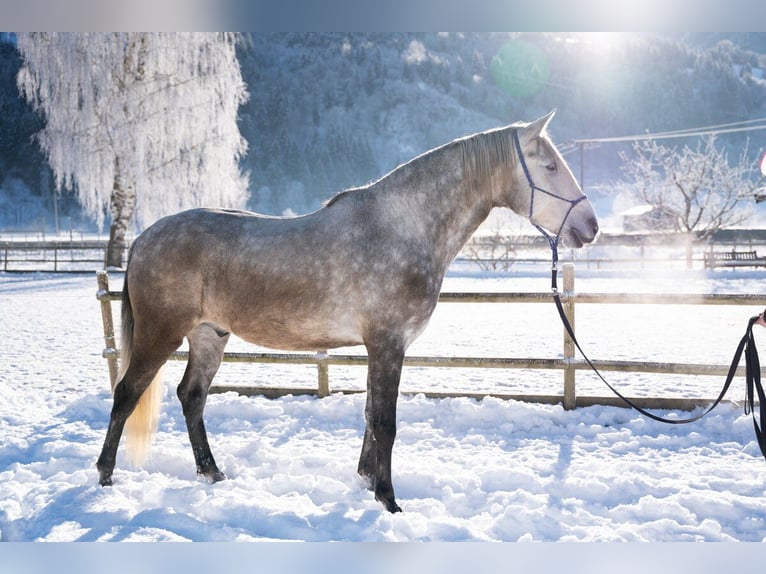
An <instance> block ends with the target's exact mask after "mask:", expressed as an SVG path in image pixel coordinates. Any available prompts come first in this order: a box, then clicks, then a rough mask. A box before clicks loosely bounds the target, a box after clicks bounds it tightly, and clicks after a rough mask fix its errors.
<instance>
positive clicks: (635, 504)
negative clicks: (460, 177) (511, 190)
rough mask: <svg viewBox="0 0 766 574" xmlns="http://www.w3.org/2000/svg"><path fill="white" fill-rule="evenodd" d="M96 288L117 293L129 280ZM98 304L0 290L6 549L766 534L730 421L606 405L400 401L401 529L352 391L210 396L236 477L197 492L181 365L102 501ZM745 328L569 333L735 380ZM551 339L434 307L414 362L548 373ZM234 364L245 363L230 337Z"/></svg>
mask: <svg viewBox="0 0 766 574" xmlns="http://www.w3.org/2000/svg"><path fill="white" fill-rule="evenodd" d="M111 279H112V289H119V288H120V286H121V283H122V277H121V276H120V275H115V276H113V277H112V278H111ZM764 279H766V272H765V271H715V272H703V271H693V272H687V271H672V272H657V271H652V272H647V273H644V274H641V275H638V274H636V275H632V276H626V275H625V274H619V273H616V272H613V271H611V272H599V271H591V272H580V271H579V270H578V277H577V288H578V290H579V291H598V292H603V291H615V292H647V291H660V292H690V293H702V292H719V293H720V292H731V293H761V292H762V291H763V288H762V285H763V281H764ZM547 287H548V278H547V272H546V270H545V269H537V270H536V271H535V270H532V271H531V272H525V271H523V270H517V271H514V272H512V273H508V274H506V275H504V276H502V277H494V278H487V277H483V278H482V277H473V276H470V274H465V273H463V274H459V273H458V274H453V275H451V276H449V277H448V278H447V280H446V282H445V287H444V289H445V291H462V290H475V291H491V290H498V291H545V290H546V289H547ZM95 292H96V281H95V277H94V276H93V275H76V276H71V275H64V276H61V275H52V274H3V273H0V365H2V367H1V368H0V437H1V438H0V537H1V538H0V539H2V540H3V541H38V540H39V541H105V540H109V541H120V540H137V541H164V540H170V541H172V540H194V541H198V540H199V541H202V540H204V541H254V540H309V541H394V540H396V541H426V540H427V541H453V540H475V541H517V540H520V541H525V540H543V541H613V540H628V541H639V540H647V541H686V540H705V541H716V540H745V541H763V540H764V539H766V496H764V495H765V494H766V462H765V461H764V460H763V457H762V456H761V455H760V453H759V451H758V448H757V446H756V444H755V441H754V435H753V429H752V423H751V420H750V418H749V417H746V416H744V414H743V413H742V410H741V408H740V407H739V406H735V405H723V406H721V407H719V408H718V409H717V410H716V411H714V413H713V414H712V415H710V416H709V417H707V418H705V419H703V420H702V421H700V422H697V423H694V424H692V425H682V426H670V425H663V424H660V423H656V422H653V421H650V420H647V419H645V418H643V417H642V416H640V415H638V414H636V413H634V412H632V411H629V410H626V409H620V408H610V407H589V408H581V409H577V410H575V411H564V410H563V409H562V407H561V406H558V405H557V406H546V405H539V404H527V403H519V402H513V401H508V402H505V401H501V400H497V399H491V398H487V399H484V400H482V401H477V400H472V399H467V398H454V399H440V400H435V399H427V398H425V397H424V396H423V395H422V394H415V395H409V394H408V395H403V396H402V397H401V398H400V401H399V411H398V436H397V442H396V445H395V447H394V466H393V477H394V485H395V487H396V491H397V499H398V501H399V503H400V504H401V506H402V507H403V509H404V513H402V514H398V515H390V514H388V513H387V512H385V511H383V509H382V507H381V506H380V505H379V504H378V503H377V502H375V501H374V499H373V497H372V495H371V493H369V492H368V491H367V490H366V489H365V487H364V485H363V483H362V481H361V480H360V479H359V478H358V477H357V475H356V463H357V457H358V454H359V449H360V447H361V441H362V433H363V428H364V422H363V407H364V395H362V394H354V395H341V394H333V395H332V396H330V397H327V398H323V399H317V398H312V397H286V398H282V399H278V400H268V399H265V398H260V397H254V398H244V397H240V396H238V395H236V394H233V393H227V394H217V395H211V396H210V398H209V400H208V406H207V411H206V422H207V428H208V431H209V435H210V441H211V445H212V448H213V452H214V454H215V455H216V457H217V460H218V463H219V465H220V466H221V467H222V469H223V470H224V472H226V474H227V475H228V477H229V479H228V480H226V481H223V482H221V483H218V484H215V485H211V484H208V483H207V482H206V481H205V480H203V479H201V478H199V477H197V476H196V475H195V468H194V462H193V458H192V452H191V448H190V447H189V443H188V438H187V435H186V429H185V425H184V421H183V416H182V414H181V410H180V405H179V404H178V401H177V400H176V399H175V396H174V394H175V385H176V383H177V381H178V380H179V379H180V376H181V372H182V369H183V365H182V364H180V363H178V362H175V363H170V364H169V366H168V368H167V371H166V385H167V387H166V401H165V403H164V405H163V413H162V416H161V420H160V429H159V433H158V435H157V437H156V439H155V442H154V445H153V449H152V457H151V459H150V461H149V462H148V463H147V465H146V467H145V468H143V469H132V468H129V467H127V466H126V465H125V464H124V463H123V462H122V461H121V459H120V456H119V454H118V466H117V469H116V471H115V475H114V479H115V483H114V486H113V487H111V488H101V487H99V486H98V483H97V472H96V470H95V461H96V458H97V456H98V454H99V451H100V447H101V444H102V441H103V438H104V433H105V429H106V425H107V422H108V416H109V409H110V406H111V397H110V393H109V389H108V381H107V368H106V362H105V361H104V359H102V358H101V356H100V352H101V349H102V347H103V339H102V335H101V333H102V331H101V317H100V312H99V305H98V302H97V301H96V299H95ZM117 310H118V306H117V305H115V316H118V313H117V312H116V311H117ZM757 311H758V309H754V308H752V307H730V306H710V307H701V306H678V307H667V306H665V307H660V306H650V305H633V306H614V305H609V306H601V305H591V306H581V307H578V311H577V329H578V335H579V336H580V338H581V342H582V343H583V345H584V346H585V348H586V349H587V350H589V351H590V352H591V355H592V356H593V358H623V359H632V360H671V361H679V362H702V363H728V361H729V360H730V356H731V353H733V351H734V347H735V346H736V343H737V341H738V340H739V338H740V336H741V335H742V332H743V331H744V328H745V324H746V321H747V318H748V317H750V316H751V315H753V314H755V312H757ZM759 335H761V333H757V334H756V337H757V338H758V337H759ZM763 337H766V331H764V332H763ZM763 337H762V338H763ZM561 338H562V334H561V326H560V324H559V323H558V318H557V316H556V314H555V309H554V307H553V304H550V305H548V304H528V305H527V304H525V305H521V304H517V305H505V304H495V305H469V304H442V305H440V306H439V307H438V308H437V311H436V313H435V314H434V317H433V319H432V322H431V325H430V326H429V328H428V329H427V330H426V332H425V333H424V334H423V336H422V337H421V339H419V340H418V341H416V343H415V344H414V345H413V346H412V348H411V350H410V354H412V355H426V354H439V355H449V354H454V355H466V356H470V355H486V356H533V357H557V356H559V355H560V353H561ZM764 340H766V338H764ZM231 349H232V350H246V349H251V347H249V346H247V345H245V344H244V343H241V342H236V341H235V342H233V343H232V344H231ZM364 374H365V373H364V369H362V368H352V367H350V368H348V369H341V368H339V367H338V368H336V367H331V371H330V377H331V386H335V387H337V388H340V387H343V388H355V387H358V388H362V386H363V381H364ZM610 378H611V379H612V380H614V381H615V383H617V384H618V385H620V386H622V388H626V389H627V390H628V393H629V394H642V393H643V394H650V395H654V396H712V395H714V394H715V392H716V391H717V387H718V386H719V385H720V384H721V381H720V380H718V379H713V380H701V379H699V378H695V377H682V378H679V377H673V376H670V377H667V376H666V377H661V376H653V377H650V376H648V375H630V374H621V376H619V377H618V376H616V374H615V375H614V376H610ZM216 381H217V382H220V383H226V384H236V383H243V382H255V383H258V384H281V383H288V384H290V385H306V386H312V385H314V384H315V371H314V369H313V368H310V367H283V366H278V365H234V364H229V365H226V364H225V365H224V366H223V367H222V369H221V372H220V373H219V375H218V378H217V379H216ZM561 385H562V383H561V373H560V372H554V373H547V372H544V371H512V370H508V371H506V370H485V371H460V370H453V369H450V370H447V369H416V368H411V369H405V373H404V376H403V382H402V390H405V391H418V390H460V389H463V390H469V391H485V390H486V391H489V390H498V391H502V392H516V391H518V392H530V393H538V392H547V393H557V392H561ZM743 386H744V385H743V383H742V382H741V381H737V382H735V385H734V387H733V389H732V391H730V396H729V397H728V398H730V399H740V398H741V397H742V393H743ZM578 392H579V393H580V394H598V395H604V394H607V392H606V390H605V389H603V388H602V387H601V386H600V383H597V382H596V380H595V379H593V377H592V376H591V375H589V374H586V373H578ZM732 395H733V396H732Z"/></svg>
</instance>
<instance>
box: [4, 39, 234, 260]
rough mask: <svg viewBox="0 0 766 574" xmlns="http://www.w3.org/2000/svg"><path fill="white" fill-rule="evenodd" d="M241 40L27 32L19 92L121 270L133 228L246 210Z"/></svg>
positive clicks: (62, 183) (67, 185)
mask: <svg viewBox="0 0 766 574" xmlns="http://www.w3.org/2000/svg"><path fill="white" fill-rule="evenodd" d="M236 42H237V36H236V35H234V34H224V33H24V34H19V35H18V48H19V51H20V52H21V54H22V56H23V58H24V65H23V67H22V68H21V70H20V71H19V74H18V79H17V81H18V86H19V91H20V92H21V93H22V94H23V95H24V96H25V97H26V99H27V100H28V101H29V102H30V103H31V104H32V105H33V106H34V107H35V108H36V109H37V110H39V111H41V112H42V113H43V115H44V117H45V122H46V123H45V128H44V129H43V130H42V131H41V132H40V134H39V136H38V139H39V142H40V145H41V147H42V149H43V150H44V152H45V154H46V156H47V157H48V160H49V162H50V164H51V166H52V168H53V170H54V173H55V177H56V187H57V190H59V191H61V190H63V189H66V190H75V191H76V193H77V196H78V198H79V201H80V203H81V205H82V206H83V208H84V210H85V212H86V213H87V214H88V215H89V216H91V217H93V218H94V219H95V220H96V222H97V223H98V225H99V226H100V227H102V226H103V224H104V220H105V217H106V215H107V213H108V214H109V215H110V216H111V229H110V234H109V235H110V238H109V247H108V249H107V256H106V264H107V265H108V266H121V264H122V254H123V252H124V247H125V244H126V232H127V229H128V224H129V222H130V221H131V219H132V218H135V223H136V227H137V228H138V229H141V228H143V227H145V226H147V225H149V224H150V223H152V222H153V221H154V220H156V219H157V218H159V217H161V216H163V215H166V214H168V213H172V212H175V211H178V210H181V209H185V208H188V207H193V206H199V205H217V206H222V207H242V206H244V204H245V202H246V200H247V193H248V192H247V188H248V178H247V176H246V175H243V174H242V173H241V172H240V169H239V164H238V161H239V158H240V157H241V156H242V155H243V154H244V153H245V151H246V147H247V144H246V142H245V140H244V139H243V138H242V136H241V135H240V132H239V128H238V126H237V111H238V108H239V106H240V104H242V103H243V102H244V101H245V100H246V99H247V90H246V87H245V84H244V82H243V80H242V76H241V73H240V68H239V64H238V62H237V57H236V52H235V48H236Z"/></svg>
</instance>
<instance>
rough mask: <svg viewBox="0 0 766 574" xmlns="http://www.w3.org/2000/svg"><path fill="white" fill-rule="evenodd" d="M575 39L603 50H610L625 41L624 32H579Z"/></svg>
mask: <svg viewBox="0 0 766 574" xmlns="http://www.w3.org/2000/svg"><path fill="white" fill-rule="evenodd" d="M575 37H576V38H577V39H578V40H579V41H581V42H583V43H585V44H591V45H592V46H594V47H596V48H599V49H601V50H609V49H611V48H613V47H614V46H615V45H616V44H618V43H620V42H621V41H622V40H623V39H624V34H623V33H622V32H578V33H577V34H575Z"/></svg>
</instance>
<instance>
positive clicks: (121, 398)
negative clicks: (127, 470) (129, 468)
mask: <svg viewBox="0 0 766 574" xmlns="http://www.w3.org/2000/svg"><path fill="white" fill-rule="evenodd" d="M180 344H181V341H168V340H159V341H158V342H157V343H156V344H153V345H146V346H140V347H139V346H137V347H136V348H135V349H133V352H132V356H131V358H130V365H129V366H128V369H127V370H126V371H125V375H124V376H123V377H122V379H121V380H120V381H119V383H118V384H117V386H116V387H115V389H114V402H113V404H112V411H111V415H110V417H109V427H108V429H107V431H106V438H105V439H104V446H103V448H102V449H101V454H100V456H99V457H98V461H97V462H96V468H97V469H98V471H99V480H98V482H99V484H100V485H101V486H110V485H111V484H112V473H113V472H114V466H115V463H116V460H117V447H118V446H119V444H120V437H121V436H122V431H123V429H124V428H125V422H126V421H127V420H128V417H130V415H131V414H132V413H133V410H134V409H135V408H136V405H137V404H138V399H140V398H141V395H142V394H143V393H144V391H146V389H147V388H149V385H150V384H151V383H152V380H153V379H154V377H155V376H156V375H157V372H158V371H159V370H160V368H161V367H162V365H164V364H165V362H166V361H167V360H168V358H170V355H172V354H173V352H174V351H175V350H176V349H177V348H178V347H179V346H180Z"/></svg>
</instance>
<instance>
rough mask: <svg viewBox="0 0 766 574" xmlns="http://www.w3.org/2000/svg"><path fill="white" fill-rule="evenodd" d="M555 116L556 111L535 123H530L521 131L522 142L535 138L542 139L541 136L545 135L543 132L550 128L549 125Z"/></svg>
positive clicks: (553, 110)
mask: <svg viewBox="0 0 766 574" xmlns="http://www.w3.org/2000/svg"><path fill="white" fill-rule="evenodd" d="M555 115H556V110H555V109H552V110H551V111H550V112H548V113H547V114H546V115H544V116H543V117H541V118H538V119H536V120H535V121H533V122H529V123H528V124H527V125H526V126H524V127H523V128H522V129H521V133H520V134H519V135H520V136H521V139H522V141H530V140H532V139H534V138H538V137H540V134H541V133H543V130H544V129H545V128H546V127H547V126H548V123H549V122H550V121H551V120H552V119H553V116H555Z"/></svg>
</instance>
